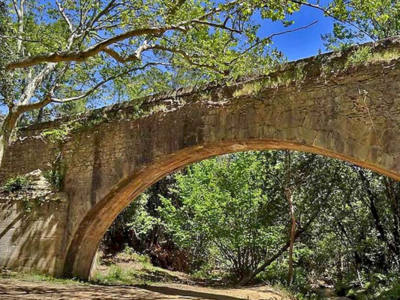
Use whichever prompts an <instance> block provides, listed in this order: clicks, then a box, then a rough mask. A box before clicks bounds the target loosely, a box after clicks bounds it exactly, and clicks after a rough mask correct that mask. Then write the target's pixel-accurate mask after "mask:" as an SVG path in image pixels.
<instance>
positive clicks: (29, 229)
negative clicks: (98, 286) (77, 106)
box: [0, 38, 400, 279]
mask: <svg viewBox="0 0 400 300" xmlns="http://www.w3.org/2000/svg"><path fill="white" fill-rule="evenodd" d="M362 47H367V48H368V50H369V53H368V54H365V53H366V52H368V51H359V50H357V49H358V48H353V49H350V50H348V51H346V52H344V53H333V54H325V55H320V56H317V57H312V58H308V59H304V60H301V61H298V62H294V63H288V64H286V65H285V66H283V67H282V68H281V69H280V70H277V71H276V72H274V73H271V74H269V75H264V76H259V77H256V78H250V79H243V80H241V81H237V82H235V83H230V84H227V83H226V84H220V85H217V84H215V85H213V84H210V85H207V86H203V87H197V88H187V89H181V90H178V91H173V92H171V93H165V94H160V95H156V96H152V97H149V98H148V99H142V100H141V101H143V105H142V110H141V113H139V112H138V109H137V108H136V107H135V105H133V104H131V103H127V104H124V105H119V106H118V105H117V106H113V107H108V108H105V109H100V110H97V111H94V112H91V113H90V114H88V115H85V116H80V117H77V118H76V119H75V120H62V121H54V122H50V123H43V124H38V125H35V126H32V127H28V128H24V129H21V130H20V132H19V136H18V138H17V139H16V141H15V142H13V144H12V145H11V146H10V148H9V150H8V152H7V153H6V157H5V161H4V164H3V167H2V168H1V170H0V180H1V181H2V182H3V183H4V181H5V180H6V179H8V178H12V177H13V176H15V175H18V174H27V173H28V172H31V171H33V170H37V169H40V170H42V171H46V170H51V169H54V168H57V169H58V170H62V172H63V192H64V193H65V194H66V199H67V200H64V201H47V202H46V201H45V202H44V203H42V204H40V205H35V206H34V207H33V208H32V210H31V212H30V213H27V212H25V210H24V209H23V207H24V203H23V202H24V201H19V200H10V199H3V200H0V205H1V207H0V265H2V266H4V267H8V268H16V269H20V270H25V271H29V270H36V271H39V272H44V273H48V274H52V275H55V276H70V277H79V278H83V279H87V278H88V277H89V276H90V273H91V269H92V265H93V261H94V257H95V254H96V250H97V248H98V245H99V243H100V241H101V239H102V237H103V234H104V233H105V231H106V230H107V228H108V227H109V226H110V224H111V223H112V222H113V220H114V218H115V217H116V216H117V215H118V214H119V213H120V212H121V211H122V210H123V209H124V208H125V207H126V206H127V205H128V204H129V203H130V202H131V201H133V200H134V199H135V197H137V196H138V195H139V194H140V193H142V192H143V191H144V190H145V189H146V188H148V187H149V186H150V185H152V184H153V183H155V182H156V181H158V180H159V179H161V178H163V177H164V176H166V175H167V174H169V173H171V172H174V171H176V170H179V169H180V168H182V167H184V166H187V165H189V164H192V163H194V162H197V161H201V160H203V159H205V158H208V157H212V156H215V155H220V154H225V153H231V152H237V151H244V150H262V149H290V150H299V151H306V152H312V153H317V154H321V155H325V156H329V157H334V158H338V159H342V160H345V161H348V162H351V163H354V164H356V165H359V166H362V167H365V168H369V169H371V170H374V171H376V172H379V173H382V174H385V175H387V176H390V177H392V178H394V179H397V180H399V179H400V127H399V126H400V59H399V56H400V38H392V39H389V40H385V41H381V42H379V43H376V44H371V45H365V46H362ZM363 49H364V50H365V48H363ZM60 136H61V137H60Z"/></svg>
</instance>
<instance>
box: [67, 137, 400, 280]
mask: <svg viewBox="0 0 400 300" xmlns="http://www.w3.org/2000/svg"><path fill="white" fill-rule="evenodd" d="M249 150H296V151H303V152H309V153H314V154H320V155H324V156H327V157H332V158H336V159H341V160H344V161H347V162H351V163H353V164H355V165H358V166H363V167H365V168H368V169H371V170H374V171H376V172H379V173H382V174H386V175H389V176H391V177H395V178H397V179H398V178H399V177H398V176H397V175H396V176H393V174H390V173H388V172H387V170H385V169H381V168H379V167H378V168H377V167H376V166H375V165H370V164H366V163H364V162H362V161H359V160H357V159H354V158H350V157H346V156H343V155H341V154H338V153H333V152H330V151H328V150H323V149H320V148H315V147H312V146H307V145H304V144H296V143H290V142H283V141H273V140H252V141H247V142H240V141H237V142H229V143H220V144H215V145H205V146H197V147H191V148H188V149H184V150H182V151H178V152H176V153H174V154H172V155H170V156H169V157H165V158H164V159H162V160H160V161H157V162H155V163H154V164H152V165H149V166H148V167H146V168H144V169H143V170H141V171H140V172H138V173H137V174H134V175H132V177H130V178H127V179H125V180H124V182H123V183H122V184H121V185H120V186H119V187H118V188H117V189H115V190H113V191H112V192H111V193H110V194H109V195H107V197H105V198H103V199H102V200H101V201H100V202H99V203H97V204H96V206H95V207H93V208H92V209H91V210H90V211H89V212H88V213H87V215H86V216H85V218H84V220H83V221H82V222H81V224H80V226H79V228H78V229H77V233H76V235H75V237H74V240H72V242H71V246H70V248H69V250H68V254H67V257H66V261H65V268H64V276H66V277H77V278H81V279H85V280H86V279H88V278H90V276H91V275H92V271H93V270H92V267H93V263H94V258H95V255H96V252H97V248H98V246H99V244H100V242H101V239H102V238H103V236H104V234H105V232H106V230H107V229H108V228H109V227H110V226H111V224H112V222H113V221H114V219H115V218H116V217H117V216H118V215H119V214H120V213H121V212H122V210H123V209H124V208H126V207H127V206H128V205H129V204H130V203H131V202H132V201H134V199H135V198H136V197H137V196H139V195H140V194H141V193H142V192H143V191H145V190H146V189H147V188H148V187H150V186H151V185H152V184H154V183H156V182H157V181H158V180H160V179H162V178H163V177H165V176H166V175H168V174H170V173H172V172H174V171H177V170H179V169H181V168H183V167H185V166H188V165H190V164H192V163H196V162H199V161H201V160H204V159H207V158H210V157H213V156H217V155H223V154H228V153H234V152H239V151H249Z"/></svg>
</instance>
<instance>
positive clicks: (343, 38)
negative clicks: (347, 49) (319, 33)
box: [324, 0, 400, 49]
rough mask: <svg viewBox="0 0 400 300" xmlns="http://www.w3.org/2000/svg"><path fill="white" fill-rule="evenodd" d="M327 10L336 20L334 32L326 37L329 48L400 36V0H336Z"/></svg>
mask: <svg viewBox="0 0 400 300" xmlns="http://www.w3.org/2000/svg"><path fill="white" fill-rule="evenodd" d="M324 10H325V12H326V14H327V15H331V16H332V17H334V18H335V19H336V22H335V23H334V28H333V32H332V33H330V34H327V35H325V36H324V39H325V42H326V45H327V46H328V47H330V48H333V49H337V47H339V46H341V45H342V46H343V45H345V46H348V45H352V44H354V43H357V42H360V41H365V40H367V41H368V40H372V41H377V40H379V39H384V38H388V37H391V36H395V35H398V34H400V1H398V0H378V1H363V0H334V1H332V3H330V4H329V6H328V7H326V8H324ZM349 24H351V25H349Z"/></svg>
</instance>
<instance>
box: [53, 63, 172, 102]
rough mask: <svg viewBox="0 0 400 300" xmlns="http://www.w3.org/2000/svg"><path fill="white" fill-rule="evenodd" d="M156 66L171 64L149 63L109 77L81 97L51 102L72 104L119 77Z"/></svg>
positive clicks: (54, 99)
mask: <svg viewBox="0 0 400 300" xmlns="http://www.w3.org/2000/svg"><path fill="white" fill-rule="evenodd" d="M155 65H164V66H166V65H169V64H166V63H161V62H149V63H147V64H145V65H143V66H141V67H135V68H131V69H129V70H126V71H124V72H121V73H119V74H117V75H113V76H110V77H108V78H107V79H104V80H103V81H101V82H99V83H98V84H96V85H95V86H93V87H92V88H90V89H89V90H87V91H86V92H84V93H83V94H81V95H79V96H76V97H71V98H64V99H59V98H54V97H51V102H55V103H67V102H72V101H77V100H81V99H84V98H86V97H88V96H90V95H91V94H93V93H94V92H95V91H96V90H98V89H99V88H100V87H101V86H102V85H104V84H106V83H107V82H109V81H111V80H114V79H117V78H119V77H121V76H124V75H126V74H129V73H131V72H134V71H139V70H143V69H145V68H147V67H149V66H155Z"/></svg>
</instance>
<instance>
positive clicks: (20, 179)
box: [3, 175, 31, 193]
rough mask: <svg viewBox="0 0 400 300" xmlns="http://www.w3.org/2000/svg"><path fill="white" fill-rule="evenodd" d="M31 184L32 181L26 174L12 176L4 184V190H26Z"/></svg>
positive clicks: (12, 191)
mask: <svg viewBox="0 0 400 300" xmlns="http://www.w3.org/2000/svg"><path fill="white" fill-rule="evenodd" d="M30 186H31V182H30V180H29V179H28V178H26V177H25V176H20V175H18V176H16V177H14V178H10V179H9V180H7V182H6V183H5V185H4V188H3V190H4V191H5V192H7V193H14V192H18V191H22V190H26V189H28V188H29V187H30Z"/></svg>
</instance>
